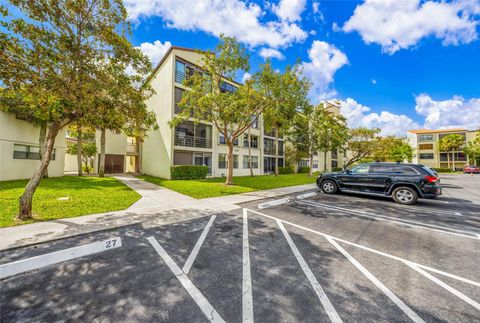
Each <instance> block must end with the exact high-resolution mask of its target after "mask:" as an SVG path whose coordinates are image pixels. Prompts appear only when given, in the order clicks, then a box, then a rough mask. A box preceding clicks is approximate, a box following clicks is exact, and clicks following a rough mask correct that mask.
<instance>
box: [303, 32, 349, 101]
mask: <svg viewBox="0 0 480 323" xmlns="http://www.w3.org/2000/svg"><path fill="white" fill-rule="evenodd" d="M308 57H309V59H310V61H308V62H303V63H302V68H303V73H304V75H305V76H306V77H307V78H308V79H310V81H311V82H312V89H311V93H310V96H311V98H312V100H313V101H315V102H318V101H319V100H322V99H326V98H330V97H332V96H333V95H335V93H336V92H335V90H333V89H332V88H331V87H330V85H331V83H332V82H333V76H334V74H335V72H336V71H337V70H338V69H339V68H341V67H342V66H343V65H345V64H348V58H347V56H346V55H345V54H344V53H343V52H342V51H340V50H339V49H338V48H336V47H335V46H334V45H331V44H329V43H326V42H324V41H320V40H315V41H314V42H313V43H312V47H310V49H309V50H308Z"/></svg>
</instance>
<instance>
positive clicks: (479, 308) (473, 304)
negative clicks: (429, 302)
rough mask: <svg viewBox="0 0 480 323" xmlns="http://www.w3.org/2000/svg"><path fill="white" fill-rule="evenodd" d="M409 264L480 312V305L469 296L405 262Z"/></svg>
mask: <svg viewBox="0 0 480 323" xmlns="http://www.w3.org/2000/svg"><path fill="white" fill-rule="evenodd" d="M405 263H406V264H407V266H409V267H410V268H412V269H414V270H416V271H417V272H419V273H420V274H422V275H423V276H425V277H427V278H428V279H430V280H431V281H433V282H434V283H436V284H437V285H439V286H441V287H443V288H444V289H446V290H447V291H449V292H450V293H452V294H453V295H455V296H457V297H458V298H460V299H461V300H463V301H464V302H466V303H468V304H470V305H472V306H473V307H475V308H476V309H477V310H479V311H480V304H479V303H477V302H475V301H474V300H473V299H471V298H470V297H468V296H467V295H465V294H463V293H462V292H460V291H458V290H456V289H455V288H453V287H451V286H450V285H448V284H446V283H444V282H443V281H441V280H440V279H438V278H437V277H435V276H432V275H431V274H429V273H427V272H426V271H425V270H423V269H420V268H418V266H415V265H414V264H410V263H408V262H405Z"/></svg>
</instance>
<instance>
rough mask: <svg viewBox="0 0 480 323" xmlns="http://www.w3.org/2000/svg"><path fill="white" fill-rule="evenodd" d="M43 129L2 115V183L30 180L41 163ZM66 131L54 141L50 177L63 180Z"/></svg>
mask: <svg viewBox="0 0 480 323" xmlns="http://www.w3.org/2000/svg"><path fill="white" fill-rule="evenodd" d="M39 135H40V127H36V126H34V125H32V124H31V123H29V122H26V121H23V120H20V119H17V118H16V117H15V114H13V113H7V112H4V111H0V181H6V180H14V179H27V178H31V177H32V175H33V173H34V172H35V170H36V169H37V167H38V165H39V163H40V153H39V142H38V141H39ZM64 155H65V130H61V131H60V132H59V133H58V135H57V138H56V139H55V145H54V148H53V152H52V157H51V160H50V164H49V166H48V175H49V176H51V177H55V176H63V169H64Z"/></svg>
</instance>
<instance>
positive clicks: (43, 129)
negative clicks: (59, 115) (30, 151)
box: [38, 121, 48, 178]
mask: <svg viewBox="0 0 480 323" xmlns="http://www.w3.org/2000/svg"><path fill="white" fill-rule="evenodd" d="M46 137H47V122H46V121H45V122H42V123H40V136H39V138H38V147H39V148H38V150H39V153H40V159H41V158H42V157H43V153H44V152H45V138H46ZM43 177H45V178H48V168H47V169H45V173H44V174H43Z"/></svg>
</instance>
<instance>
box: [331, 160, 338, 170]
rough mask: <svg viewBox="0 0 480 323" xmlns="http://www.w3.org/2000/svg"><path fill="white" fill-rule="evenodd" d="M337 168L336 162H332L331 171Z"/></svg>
mask: <svg viewBox="0 0 480 323" xmlns="http://www.w3.org/2000/svg"><path fill="white" fill-rule="evenodd" d="M337 167H338V161H336V160H332V169H333V168H337Z"/></svg>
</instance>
